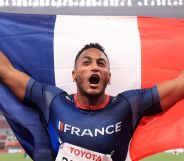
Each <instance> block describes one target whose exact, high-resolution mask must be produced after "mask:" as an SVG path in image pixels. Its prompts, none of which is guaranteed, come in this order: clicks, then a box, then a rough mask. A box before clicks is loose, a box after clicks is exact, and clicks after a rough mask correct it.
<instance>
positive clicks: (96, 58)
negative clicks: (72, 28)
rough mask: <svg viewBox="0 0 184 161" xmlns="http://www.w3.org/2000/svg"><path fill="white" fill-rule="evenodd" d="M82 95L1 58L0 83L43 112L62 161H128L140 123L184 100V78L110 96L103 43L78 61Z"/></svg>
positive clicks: (80, 55)
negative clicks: (44, 79) (40, 80)
mask: <svg viewBox="0 0 184 161" xmlns="http://www.w3.org/2000/svg"><path fill="white" fill-rule="evenodd" d="M72 77H73V80H74V81H75V82H76V85H77V93H76V94H74V95H68V94H67V93H66V92H65V91H63V90H61V89H59V88H57V87H53V86H50V85H46V84H42V83H40V82H36V81H35V80H33V79H32V78H31V77H30V76H28V75H27V74H25V73H22V72H20V71H18V70H16V69H15V68H14V67H13V66H12V64H11V63H10V61H9V60H8V58H7V57H6V56H5V55H4V54H3V53H2V52H1V53H0V78H1V80H2V82H3V83H4V84H6V85H7V86H8V87H9V88H10V89H11V90H12V92H13V93H14V94H15V95H16V96H17V97H18V98H19V99H20V100H22V101H23V100H25V101H26V102H27V103H36V104H37V105H38V107H39V108H40V109H41V111H42V113H43V116H44V118H45V121H46V123H47V125H48V126H47V129H48V132H49V135H50V139H51V142H52V150H53V153H54V154H55V156H57V158H56V161H59V160H67V161H68V160H75V161H76V160H80V161H83V160H96V161H100V160H101V161H110V160H113V161H123V160H125V158H126V154H127V149H128V144H129V141H130V139H131V137H132V134H133V132H134V130H135V128H136V125H137V123H138V121H139V120H140V118H141V117H142V116H144V115H150V114H155V113H158V112H161V111H166V110H167V109H169V108H170V107H171V106H172V105H174V104H175V103H176V102H178V101H179V100H181V99H182V98H183V97H184V90H183V89H184V74H183V73H181V74H180V75H179V76H178V77H177V78H176V79H173V80H169V81H166V82H163V83H160V84H158V85H157V86H154V87H152V88H149V89H140V90H131V91H126V92H122V93H120V94H119V95H117V96H116V97H112V96H109V95H106V94H105V89H106V86H107V85H108V84H110V78H111V73H110V64H109V59H108V57H107V55H106V53H105V51H104V49H103V47H101V46H100V45H99V44H96V43H94V44H92V43H91V44H88V45H85V46H84V47H83V48H82V49H81V51H79V53H78V55H77V56H76V59H75V64H74V70H73V72H72Z"/></svg>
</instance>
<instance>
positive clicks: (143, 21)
mask: <svg viewBox="0 0 184 161" xmlns="http://www.w3.org/2000/svg"><path fill="white" fill-rule="evenodd" d="M138 27H139V31H140V39H141V54H142V55H141V59H142V60H141V61H142V87H149V86H152V85H154V84H156V83H158V82H161V81H164V80H167V79H172V78H175V77H176V76H177V75H178V74H179V72H180V71H181V70H183V69H184V20H181V19H180V20H179V19H178V20H177V19H164V18H146V17H139V18H138ZM182 147H184V101H181V102H179V103H177V104H176V105H175V106H174V107H172V108H171V109H170V110H168V111H167V112H165V113H162V114H159V115H157V116H152V117H145V118H143V119H142V120H141V122H140V124H139V126H138V128H137V130H136V131H135V133H134V136H133V139H132V143H131V148H130V155H131V157H132V160H133V161H136V160H139V159H142V158H144V157H147V156H149V155H152V154H155V153H158V152H161V151H164V150H168V149H174V148H182Z"/></svg>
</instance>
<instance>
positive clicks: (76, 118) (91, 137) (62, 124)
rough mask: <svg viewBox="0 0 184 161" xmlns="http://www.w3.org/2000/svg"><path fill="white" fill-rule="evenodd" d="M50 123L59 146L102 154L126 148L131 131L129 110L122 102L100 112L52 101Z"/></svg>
mask: <svg viewBox="0 0 184 161" xmlns="http://www.w3.org/2000/svg"><path fill="white" fill-rule="evenodd" d="M50 124H51V125H52V126H53V129H54V130H55V134H56V135H55V136H57V137H56V138H55V139H58V141H60V143H71V144H74V145H77V146H80V147H83V148H86V149H90V150H94V151H98V152H101V153H105V154H110V153H112V152H113V151H114V150H116V149H118V148H120V147H121V146H127V145H128V143H129V139H130V137H131V135H132V131H133V130H132V118H131V109H130V108H129V106H128V104H127V103H126V102H121V103H114V104H111V105H109V106H107V107H106V108H105V109H103V110H100V111H82V110H79V109H77V108H76V107H75V105H74V104H68V103H67V102H60V103H59V102H57V101H56V102H55V103H53V105H52V107H51V113H50Z"/></svg>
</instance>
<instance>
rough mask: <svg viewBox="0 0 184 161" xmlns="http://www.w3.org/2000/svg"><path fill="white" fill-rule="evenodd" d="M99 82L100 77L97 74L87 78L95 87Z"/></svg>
mask: <svg viewBox="0 0 184 161" xmlns="http://www.w3.org/2000/svg"><path fill="white" fill-rule="evenodd" d="M99 82H100V76H99V75H98V74H93V75H91V76H90V78H89V83H90V84H94V85H97V84H98V83H99Z"/></svg>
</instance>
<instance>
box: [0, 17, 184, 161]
mask: <svg viewBox="0 0 184 161" xmlns="http://www.w3.org/2000/svg"><path fill="white" fill-rule="evenodd" d="M90 42H97V43H100V44H101V45H102V46H104V47H105V49H106V53H107V54H108V56H109V59H110V67H111V73H112V79H111V85H110V86H108V88H107V91H106V93H107V94H110V95H117V94H118V93H120V92H122V91H125V90H129V89H135V88H142V87H150V86H152V85H155V84H156V83H158V82H161V81H164V80H167V79H172V78H175V77H176V76H177V75H178V74H179V72H180V71H181V70H183V69H184V62H183V60H184V54H183V53H184V45H183V42H184V20H182V19H167V18H152V17H107V16H90V17H89V16H63V15H57V16H55V15H52V16H49V15H25V14H5V13H4V14H3V13H1V14H0V50H2V51H3V52H4V53H5V54H6V55H7V56H8V57H9V59H10V60H11V62H12V63H13V64H14V66H15V67H16V68H17V69H19V70H21V71H23V72H26V73H27V74H29V75H30V76H31V77H33V78H34V79H36V80H38V81H41V82H44V83H48V84H52V85H56V86H58V87H60V88H62V89H64V90H65V91H67V92H68V93H75V92H76V88H75V84H74V83H73V81H72V76H71V73H72V69H73V64H74V59H75V56H76V54H77V52H78V51H79V50H80V49H81V48H82V47H83V46H84V45H85V44H88V43H90ZM183 106H184V102H183V101H181V102H179V103H177V104H176V105H175V106H174V107H172V108H171V109H170V110H168V111H167V112H165V113H161V114H158V115H155V116H149V117H148V116H147V117H144V118H143V119H142V120H141V121H140V123H139V125H138V127H137V129H136V130H135V133H134V136H133V138H132V142H131V144H130V156H131V160H133V161H138V160H140V159H142V158H144V157H147V156H149V155H151V154H155V153H158V152H161V151H164V150H168V149H173V148H182V147H184V139H183V138H184V133H183V131H184V126H183V123H184V108H183ZM0 110H1V111H2V112H3V113H4V115H5V117H6V119H7V121H8V122H9V124H10V126H11V128H12V129H13V131H14V133H15V135H16V137H17V139H18V140H19V142H20V143H21V145H22V146H23V147H24V149H25V150H26V152H27V153H28V154H29V155H30V156H31V158H32V159H33V160H35V161H43V160H45V161H53V160H54V158H53V155H52V152H51V146H50V141H49V137H48V134H47V131H46V125H45V124H44V122H43V118H42V116H41V115H40V111H38V109H37V108H36V107H28V106H27V105H25V104H24V103H22V102H20V101H19V100H17V98H15V96H14V95H13V94H12V93H11V91H9V90H8V89H7V88H6V87H5V86H4V85H3V84H0ZM130 119H131V118H130Z"/></svg>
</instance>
